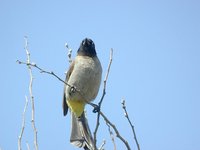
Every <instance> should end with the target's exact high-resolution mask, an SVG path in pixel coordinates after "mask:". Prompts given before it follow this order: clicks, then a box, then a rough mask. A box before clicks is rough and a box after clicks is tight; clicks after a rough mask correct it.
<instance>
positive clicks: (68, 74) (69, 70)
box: [62, 61, 75, 116]
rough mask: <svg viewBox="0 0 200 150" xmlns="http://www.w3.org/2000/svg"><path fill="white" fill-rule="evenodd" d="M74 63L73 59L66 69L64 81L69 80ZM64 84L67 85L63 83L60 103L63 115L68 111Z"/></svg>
mask: <svg viewBox="0 0 200 150" xmlns="http://www.w3.org/2000/svg"><path fill="white" fill-rule="evenodd" d="M74 64H75V62H74V61H73V62H72V63H71V65H70V67H69V69H68V71H67V74H66V78H65V82H66V83H67V82H68V80H69V78H70V76H71V74H72V71H73V69H74ZM66 86H67V85H66V84H65V85H64V94H63V104H62V106H63V115H64V116H66V115H67V111H68V105H67V102H66V96H65V92H66V91H65V90H66Z"/></svg>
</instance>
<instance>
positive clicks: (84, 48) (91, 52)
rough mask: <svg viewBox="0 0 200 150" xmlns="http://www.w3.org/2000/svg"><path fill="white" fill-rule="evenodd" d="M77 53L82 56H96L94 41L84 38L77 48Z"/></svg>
mask: <svg viewBox="0 0 200 150" xmlns="http://www.w3.org/2000/svg"><path fill="white" fill-rule="evenodd" d="M78 55H82V56H90V57H94V56H96V55H97V54H96V50H95V45H94V42H93V41H92V40H91V39H88V38H85V39H84V40H83V41H82V42H81V45H80V47H79V49H78Z"/></svg>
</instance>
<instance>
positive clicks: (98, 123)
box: [94, 49, 113, 145]
mask: <svg viewBox="0 0 200 150" xmlns="http://www.w3.org/2000/svg"><path fill="white" fill-rule="evenodd" d="M112 60H113V49H111V50H110V61H109V64H108V69H107V72H106V76H105V79H104V86H103V94H102V96H101V99H100V101H99V103H98V105H99V109H101V104H102V102H103V99H104V96H105V95H106V82H107V80H108V75H109V72H110V67H111V64H112ZM99 125H100V113H99V112H98V114H97V122H96V127H95V130H94V144H95V145H96V143H97V131H98V128H99Z"/></svg>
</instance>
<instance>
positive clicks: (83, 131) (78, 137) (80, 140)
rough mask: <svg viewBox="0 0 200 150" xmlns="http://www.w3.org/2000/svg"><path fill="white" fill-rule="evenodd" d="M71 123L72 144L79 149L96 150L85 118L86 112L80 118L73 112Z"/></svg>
mask: <svg viewBox="0 0 200 150" xmlns="http://www.w3.org/2000/svg"><path fill="white" fill-rule="evenodd" d="M71 121H72V124H71V137H70V142H71V144H73V145H74V146H77V147H83V148H84V149H85V150H95V149H96V147H95V145H94V140H93V137H92V134H91V131H90V128H89V125H88V121H87V118H86V117H85V112H83V113H82V115H81V116H80V117H76V116H75V115H74V113H73V112H72V113H71Z"/></svg>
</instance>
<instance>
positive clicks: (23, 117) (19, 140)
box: [18, 96, 28, 150]
mask: <svg viewBox="0 0 200 150" xmlns="http://www.w3.org/2000/svg"><path fill="white" fill-rule="evenodd" d="M25 99H26V102H25V106H24V111H23V114H22V128H21V132H20V134H19V137H18V150H21V149H22V147H21V141H22V137H23V133H24V129H25V114H26V110H27V106H28V98H27V96H25Z"/></svg>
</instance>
